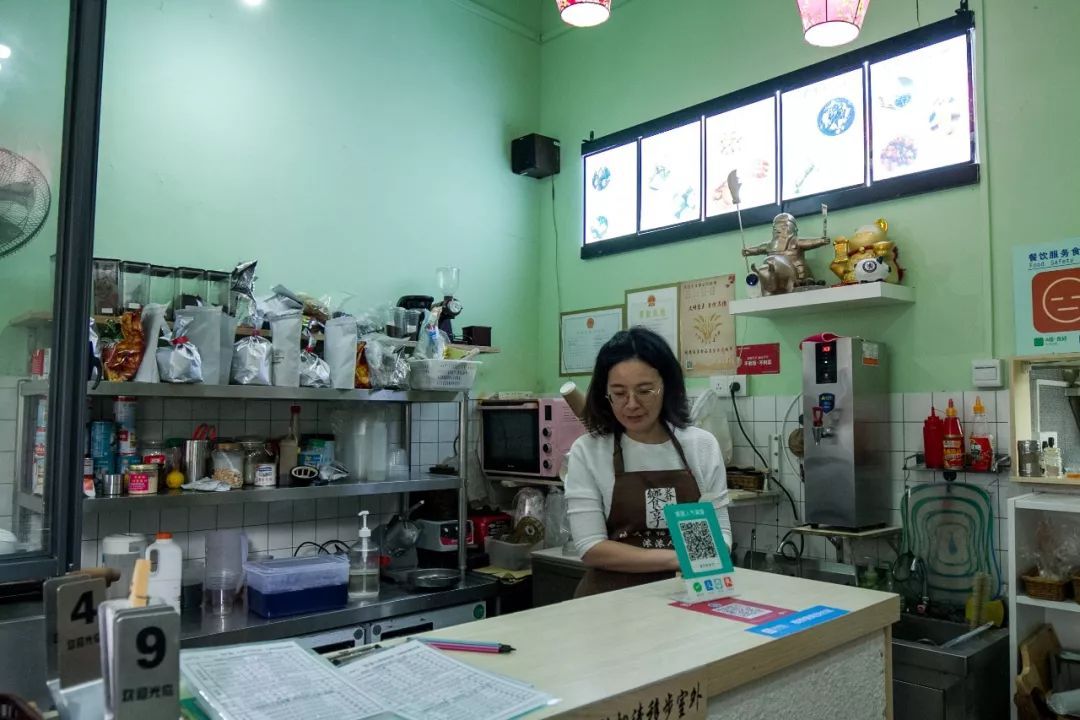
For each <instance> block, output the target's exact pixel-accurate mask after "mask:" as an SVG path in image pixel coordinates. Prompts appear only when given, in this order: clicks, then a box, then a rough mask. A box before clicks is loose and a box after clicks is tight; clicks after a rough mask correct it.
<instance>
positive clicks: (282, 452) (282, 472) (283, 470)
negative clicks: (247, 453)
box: [278, 405, 300, 486]
mask: <svg viewBox="0 0 1080 720" xmlns="http://www.w3.org/2000/svg"><path fill="white" fill-rule="evenodd" d="M289 414H290V415H289V434H288V435H286V436H285V437H284V438H282V439H281V442H280V443H278V450H279V453H278V455H279V457H278V485H283V486H288V485H291V484H292V471H293V468H294V467H296V463H297V461H298V459H299V457H300V406H299V405H293V406H292V407H290V408H289Z"/></svg>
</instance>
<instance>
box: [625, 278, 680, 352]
mask: <svg viewBox="0 0 1080 720" xmlns="http://www.w3.org/2000/svg"><path fill="white" fill-rule="evenodd" d="M635 325H639V326H641V327H645V328H648V329H650V330H652V331H653V332H655V333H656V334H657V335H659V336H660V337H662V338H664V340H666V341H667V344H668V346H669V347H670V348H671V352H673V353H675V357H678V356H679V285H678V283H674V284H671V285H658V286H656V287H651V288H641V289H639V290H627V291H626V327H628V328H631V327H634V326H635Z"/></svg>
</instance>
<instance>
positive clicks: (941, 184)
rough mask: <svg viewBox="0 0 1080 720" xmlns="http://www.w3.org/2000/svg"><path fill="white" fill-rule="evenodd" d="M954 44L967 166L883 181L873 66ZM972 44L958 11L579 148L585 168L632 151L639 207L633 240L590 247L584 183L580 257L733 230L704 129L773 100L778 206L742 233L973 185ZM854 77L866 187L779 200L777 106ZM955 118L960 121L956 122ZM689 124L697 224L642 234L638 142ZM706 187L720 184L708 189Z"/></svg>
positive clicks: (745, 219)
mask: <svg viewBox="0 0 1080 720" xmlns="http://www.w3.org/2000/svg"><path fill="white" fill-rule="evenodd" d="M958 38H964V43H965V47H966V55H965V58H966V62H967V67H966V79H967V83H966V84H967V87H966V89H967V96H966V98H962V99H960V100H959V101H958V102H957V107H952V108H950V109H949V112H950V118H951V119H952V122H953V127H954V129H955V130H956V131H957V132H958V133H960V134H959V135H957V138H962V137H963V134H962V133H963V129H964V128H966V130H967V133H966V136H967V140H968V142H967V148H968V154H967V159H966V160H963V161H961V162H956V163H953V164H948V165H943V166H941V167H932V168H930V169H925V170H919V171H915V172H909V173H906V174H900V173H894V176H891V177H882V175H883V174H886V175H887V174H888V173H881V172H878V173H875V158H874V157H873V156H872V154H871V151H872V149H874V148H877V147H879V146H878V145H875V138H874V129H875V127H874V117H875V113H876V112H879V111H878V110H876V109H875V106H874V103H873V102H872V100H873V99H874V96H875V88H874V83H873V82H872V80H873V78H872V75H871V70H872V68H873V67H875V64H877V63H882V62H885V61H889V60H891V59H893V58H897V57H900V56H903V55H907V54H908V53H911V52H914V51H918V50H921V49H924V48H929V47H931V46H934V45H937V44H938V43H943V42H946V41H950V40H954V39H958ZM974 42H975V19H974V13H972V12H971V11H963V10H961V11H957V13H956V14H955V15H954V16H953V17H950V18H947V19H945V20H942V21H940V22H937V23H934V24H932V25H927V26H925V27H922V28H918V29H916V30H912V31H910V32H907V33H903V34H901V35H897V36H895V37H892V38H889V39H887V40H883V41H881V42H878V43H875V44H873V45H868V46H866V47H864V48H859V49H857V50H854V51H851V52H848V53H845V54H843V55H839V56H837V57H834V58H832V59H830V60H826V61H824V62H820V63H816V64H814V65H811V66H809V67H806V68H802V69H801V70H797V71H795V72H792V73H788V74H786V75H782V76H780V77H777V78H773V79H771V80H767V81H765V82H762V83H758V84H756V85H753V86H750V87H747V88H743V89H741V90H737V91H735V92H733V93H730V94H728V95H724V96H722V97H718V98H714V99H712V100H708V101H705V102H703V103H699V104H697V105H694V106H691V107H688V108H684V109H682V110H679V111H676V112H674V113H671V114H669V115H665V116H664V117H661V118H657V119H655V120H650V121H648V122H645V123H642V124H640V125H636V126H634V127H631V128H627V129H625V130H621V131H618V132H615V133H611V134H609V135H606V136H604V137H601V138H596V139H593V140H586V141H584V142H583V143H582V146H581V155H582V160H583V167H584V166H585V164H586V161H587V160H588V158H589V157H590V156H593V155H596V154H597V153H600V152H604V151H607V150H611V149H613V148H616V147H620V146H629V145H634V146H636V148H637V167H638V178H637V198H636V206H635V207H634V214H635V215H636V224H635V226H634V227H635V229H636V232H632V233H629V232H628V233H626V234H622V235H619V236H609V237H605V238H602V239H596V238H595V237H594V238H593V239H591V240H590V239H589V235H588V233H589V218H588V216H587V214H586V213H587V209H588V205H587V200H588V198H587V194H588V193H587V190H588V182H589V178H584V179H585V188H584V189H583V191H582V192H583V203H582V208H583V217H582V232H581V235H580V236H579V237H580V242H581V243H582V246H581V257H582V258H584V259H588V258H594V257H601V256H605V255H611V254H615V253H619V252H626V251H629V250H636V249H639V248H645V247H650V246H654V245H660V244H666V243H670V242H677V241H680V240H686V239H690V238H695V237H701V236H705V235H714V234H717V233H722V232H729V231H731V230H735V229H738V227H739V220H738V217H737V215H736V213H735V212H730V211H728V212H724V213H721V214H713V215H710V214H709V210H708V208H709V198H710V197H712V194H713V192H714V191H716V192H719V186H718V187H717V188H711V187H710V186H709V185H707V184H706V182H707V180H710V178H708V177H707V173H708V167H709V159H710V158H709V151H710V150H709V144H708V142H707V135H708V133H707V130H706V123H707V121H708V119H709V118H714V117H716V116H718V115H721V114H723V113H728V112H731V111H737V110H740V109H742V108H745V107H747V106H751V105H753V104H755V103H758V102H762V101H765V100H768V99H770V98H774V99H775V103H776V126H775V134H776V135H775V136H776V148H775V152H774V154H773V158H774V161H773V166H772V168H773V178H774V181H775V184H776V195H775V197H776V199H777V202H775V203H772V204H764V205H759V206H757V207H743V208H742V224H743V226H744V227H751V226H756V225H766V224H769V223H771V222H772V220H773V218H774V217H775V216H776V215H777V214H778V213H780V212H788V213H791V214H792V215H796V216H800V215H812V214H816V213H818V212H819V211H820V208H821V204H822V203H825V204H827V205H828V206H829V209H830V210H841V209H844V208H850V207H856V206H859V205H867V204H871V203H876V202H881V201H884V200H892V199H895V198H900V197H905V196H909V195H915V194H919V193H925V192H932V191H936V190H943V189H946V188H951V187H958V186H962V185H970V184H975V183H978V182H979V180H980V167H979V159H978V138H977V120H976V104H975V85H974ZM855 70H861V71H862V73H863V76H862V87H863V92H862V94H861V96H860V97H859V98H858V100H859V101H860V103H861V108H858V109H859V110H860V112H859V120H860V121H861V122H862V131H863V134H864V138H863V147H864V152H863V156H862V161H863V169H862V170H863V174H862V176H863V181H862V182H861V183H858V184H855V185H852V186H847V187H842V188H839V189H831V190H824V191H821V192H816V193H814V194H808V195H805V196H802V195H800V196H798V197H791V198H789V199H784V196H783V188H784V177H783V170H784V168H783V163H784V151H783V136H784V125H783V121H784V113H783V106H782V102H781V99H782V97H783V95H784V93H790V92H793V91H798V90H799V89H800V88H805V87H807V86H810V85H814V84H816V83H820V82H822V81H827V80H830V79H831V78H835V77H837V76H841V75H844V74H845V73H848V72H852V71H855ZM963 99H966V102H967V106H966V117H963V116H962V115H963V113H961V112H960V110H961V109H962V108H961V107H960V106H962V100H963ZM851 102H852V103H854V102H855V99H854V98H852V99H851ZM823 111H824V106H823ZM881 112H883V111H881ZM841 114H842V113H841ZM958 115H959V116H960V117H957V116H958ZM693 123H699V124H700V133H701V162H700V164H699V165H700V175H701V177H700V183H699V185H698V187H699V193H698V204H699V207H698V211H697V213H696V214H697V217H696V218H692V219H689V220H686V221H683V222H680V223H678V224H672V225H666V226H662V227H658V228H655V229H648V230H643V229H642V217H641V210H642V197H641V193H642V189H641V188H642V182H643V180H648V178H643V175H644V168H642V165H641V144H642V141H643V140H644V141H648V140H649V139H650V138H652V137H655V136H658V135H661V134H663V133H665V132H668V131H670V130H674V129H677V128H680V127H683V126H686V125H690V124H693ZM959 142H960V140H958V139H954V141H953V142H952V143H951V147H952V149H953V150H954V151H955V150H956V148H957V147H959ZM889 150H890V152H892V153H893V156H890V157H889V158H888V159H889V160H890V161H893V162H895V153H896V148H889ZM883 158H884V155H882V154H881V153H879V156H878V157H877V158H876V160H877V162H878V163H881V162H882V161H883ZM711 180H715V177H714V178H711ZM710 184H717V183H715V182H711V181H710Z"/></svg>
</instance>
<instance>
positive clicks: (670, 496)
mask: <svg viewBox="0 0 1080 720" xmlns="http://www.w3.org/2000/svg"><path fill="white" fill-rule="evenodd" d="M674 502H675V488H673V487H666V488H645V527H647V528H652V529H659V528H666V527H667V518H666V517H664V508H665V507H667V506H668V505H671V504H672V503H674Z"/></svg>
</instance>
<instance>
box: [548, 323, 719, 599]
mask: <svg viewBox="0 0 1080 720" xmlns="http://www.w3.org/2000/svg"><path fill="white" fill-rule="evenodd" d="M583 419H584V422H585V425H586V427H587V428H588V429H589V434H587V435H583V436H582V437H580V438H578V440H577V442H575V443H574V446H573V447H572V448H571V450H570V463H569V468H568V472H567V476H566V504H567V515H568V517H569V520H570V531H571V534H572V535H573V538H574V543H575V545H576V546H577V550H578V552H579V553H580V554H581V559H582V561H583V562H584V563H585V565H586V567H587V568H588V570H587V571H586V573H585V576H584V577H583V578H582V579H581V583H580V584H579V585H578V588H577V592H576V593H575V596H576V597H583V596H586V595H593V594H596V593H601V592H607V591H609V590H618V589H621V588H625V587H631V586H633V585H642V584H645V583H649V582H654V581H656V580H663V579H666V578H670V577H673V576H674V573H675V572H676V571H677V570H678V569H679V562H678V559H677V557H676V555H675V551H674V549H673V548H672V543H671V534H670V532H668V528H667V522H666V520H665V519H664V512H663V509H664V506H665V505H668V504H670V503H687V502H698V501H706V502H712V503H713V506H714V507H715V508H716V515H717V519H718V520H719V521H720V527H721V529H722V531H723V533H724V540H725V542H727V543H728V545H729V546H730V544H731V521H730V520H729V519H728V512H727V504H728V499H727V477H726V474H725V472H724V461H723V459H722V456H721V454H720V445H719V444H718V443H717V441H716V438H715V437H713V436H712V434H710V433H708V432H706V431H705V430H702V429H700V428H696V427H690V412H689V409H688V407H687V400H686V385H685V384H684V382H683V374H682V368H681V367H680V366H679V361H678V360H677V359H676V358H675V355H674V353H672V351H671V349H670V348H669V347H668V345H667V343H666V342H665V341H664V339H663V338H661V337H660V336H659V335H657V334H656V333H654V332H652V331H651V330H647V329H645V328H640V327H634V328H630V329H629V330H624V331H621V332H619V333H617V334H616V335H615V336H614V337H613V338H611V340H609V341H608V342H607V343H606V344H605V345H604V346H603V347H602V348H601V349H600V353H599V354H598V355H597V357H596V367H595V368H594V370H593V376H592V382H591V383H590V384H589V392H588V395H587V397H586V401H585V412H584V418H583Z"/></svg>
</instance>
